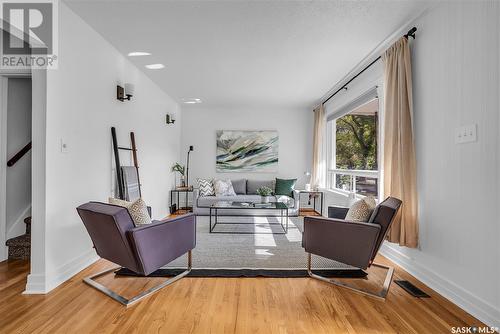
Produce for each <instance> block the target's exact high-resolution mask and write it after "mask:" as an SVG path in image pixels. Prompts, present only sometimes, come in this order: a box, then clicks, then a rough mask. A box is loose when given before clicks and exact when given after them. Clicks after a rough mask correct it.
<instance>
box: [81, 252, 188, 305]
mask: <svg viewBox="0 0 500 334" xmlns="http://www.w3.org/2000/svg"><path fill="white" fill-rule="evenodd" d="M120 268H121V267H115V268H112V269H106V270H104V271H101V272H99V273H97V274H94V275H92V276H88V277H85V278H84V279H83V281H84V282H85V283H86V284H88V285H90V286H91V287H93V288H94V289H96V290H98V291H100V292H102V293H104V294H105V295H106V296H108V297H111V298H113V299H114V300H116V301H117V302H119V303H121V304H122V305H125V306H130V305H132V304H134V303H137V302H138V301H140V300H142V299H143V298H146V297H148V296H150V295H152V294H153V293H155V292H157V291H159V290H161V289H163V288H164V287H166V286H168V285H170V284H172V283H174V282H176V281H178V280H179V279H181V278H183V277H184V276H186V275H187V274H189V272H190V271H191V268H192V256H191V251H189V252H188V267H187V269H186V270H185V271H183V272H182V273H180V274H179V275H177V276H174V277H171V278H169V279H168V280H166V281H164V282H162V283H161V284H158V285H156V286H154V287H152V288H150V289H148V290H146V291H144V292H141V293H140V294H138V295H136V296H134V297H132V298H130V299H127V298H125V297H123V296H121V295H119V294H117V293H116V292H114V291H112V290H110V289H109V288H107V287H105V286H104V285H102V284H100V283H98V282H96V281H94V279H95V278H98V277H101V276H104V275H106V274H108V273H110V272H114V271H116V270H117V269H120Z"/></svg>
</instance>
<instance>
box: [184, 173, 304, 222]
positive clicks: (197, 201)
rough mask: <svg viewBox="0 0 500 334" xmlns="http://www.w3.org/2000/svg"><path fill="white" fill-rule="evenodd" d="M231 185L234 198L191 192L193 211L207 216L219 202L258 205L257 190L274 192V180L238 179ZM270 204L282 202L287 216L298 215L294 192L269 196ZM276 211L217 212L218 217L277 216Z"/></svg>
mask: <svg viewBox="0 0 500 334" xmlns="http://www.w3.org/2000/svg"><path fill="white" fill-rule="evenodd" d="M231 182H232V183H233V188H234V192H235V193H236V196H199V190H198V189H194V190H193V211H194V213H195V214H197V215H199V216H208V215H209V212H210V210H209V208H210V206H211V205H212V204H214V203H216V202H219V201H229V202H254V203H259V202H260V201H261V197H260V196H259V195H258V194H257V189H259V188H260V187H263V186H266V187H269V188H271V189H273V190H274V183H275V181H274V180H271V181H258V180H246V179H238V180H231ZM269 201H270V202H276V201H278V202H283V203H285V204H287V205H288V215H289V216H298V214H299V209H300V208H299V192H298V191H297V190H294V191H293V193H292V194H291V196H270V198H269ZM279 214H280V212H279V211H278V210H265V209H259V210H255V209H241V210H238V209H232V210H221V209H219V210H218V215H234V216H239V215H262V216H264V215H265V216H273V215H279Z"/></svg>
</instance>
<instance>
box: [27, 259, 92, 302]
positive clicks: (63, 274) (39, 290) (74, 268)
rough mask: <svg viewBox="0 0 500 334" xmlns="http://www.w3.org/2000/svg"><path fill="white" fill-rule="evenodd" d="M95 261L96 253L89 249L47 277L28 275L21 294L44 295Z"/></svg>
mask: <svg viewBox="0 0 500 334" xmlns="http://www.w3.org/2000/svg"><path fill="white" fill-rule="evenodd" d="M97 260H99V257H98V256H97V254H96V252H95V251H94V249H90V250H89V251H87V252H85V253H84V254H82V255H80V256H78V257H76V258H74V259H73V260H71V261H69V262H67V263H66V264H63V265H62V266H60V267H59V268H58V269H57V270H55V271H53V272H51V273H50V274H48V275H41V274H30V275H28V282H27V284H26V290H25V291H24V292H23V294H46V293H48V292H50V291H51V290H53V289H55V288H56V287H58V286H59V285H61V284H62V283H64V282H66V281H67V280H68V279H70V278H71V277H73V276H75V275H76V274H78V273H79V272H80V271H82V270H83V269H85V268H87V267H88V266H90V265H91V264H92V263H94V262H96V261H97Z"/></svg>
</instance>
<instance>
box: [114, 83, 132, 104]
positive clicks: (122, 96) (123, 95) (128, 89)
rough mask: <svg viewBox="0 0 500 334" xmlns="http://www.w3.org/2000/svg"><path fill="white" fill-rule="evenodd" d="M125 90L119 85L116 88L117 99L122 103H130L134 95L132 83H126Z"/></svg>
mask: <svg viewBox="0 0 500 334" xmlns="http://www.w3.org/2000/svg"><path fill="white" fill-rule="evenodd" d="M124 86H125V88H124V87H122V86H120V85H118V86H116V99H117V100H119V101H122V102H125V101H130V99H131V98H132V96H133V95H134V85H133V84H131V83H126V84H125V85H124Z"/></svg>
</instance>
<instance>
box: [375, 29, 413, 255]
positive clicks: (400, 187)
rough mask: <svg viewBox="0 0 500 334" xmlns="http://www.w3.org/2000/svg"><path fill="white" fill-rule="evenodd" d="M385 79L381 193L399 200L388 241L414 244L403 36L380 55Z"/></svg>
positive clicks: (407, 65)
mask: <svg viewBox="0 0 500 334" xmlns="http://www.w3.org/2000/svg"><path fill="white" fill-rule="evenodd" d="M382 60H383V62H384V80H385V99H384V101H385V110H384V113H385V114H384V119H385V121H384V125H385V130H384V131H385V133H384V134H385V139H384V161H383V166H384V193H385V196H393V197H397V198H399V199H401V200H402V201H403V204H402V207H401V209H400V212H399V213H398V215H397V217H396V218H395V221H394V223H393V225H392V228H391V230H390V231H389V233H388V240H389V241H390V242H395V243H398V244H399V245H401V246H407V247H412V248H415V247H417V246H418V217H417V212H418V197H417V185H416V184H417V180H416V179H417V177H416V174H417V173H416V158H415V144H414V133H413V98H412V73H411V56H410V48H409V44H408V40H407V38H405V37H403V38H401V39H400V40H399V41H397V42H396V43H395V44H394V45H392V46H391V47H390V48H389V49H388V50H387V51H386V52H385V53H384V54H383V55H382Z"/></svg>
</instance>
